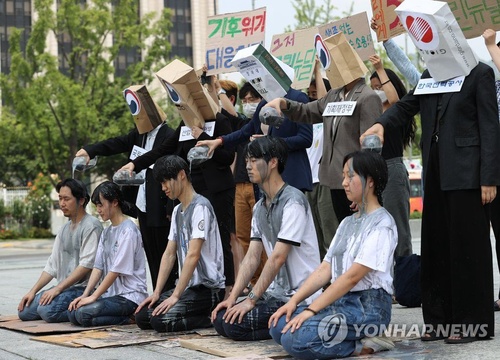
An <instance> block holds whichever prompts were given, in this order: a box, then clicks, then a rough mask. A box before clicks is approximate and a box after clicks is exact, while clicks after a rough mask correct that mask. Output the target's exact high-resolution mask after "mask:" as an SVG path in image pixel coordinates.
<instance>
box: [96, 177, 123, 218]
mask: <svg viewBox="0 0 500 360" xmlns="http://www.w3.org/2000/svg"><path fill="white" fill-rule="evenodd" d="M100 196H102V197H103V198H104V199H106V200H108V201H110V202H111V201H114V200H116V201H118V206H119V207H120V209H121V210H122V213H124V214H126V213H129V212H130V210H131V208H132V206H133V205H132V204H131V203H129V202H127V201H125V199H124V198H123V192H122V191H121V190H120V187H119V186H118V185H117V184H115V183H114V182H112V181H104V182H102V183H100V184H99V185H97V187H96V188H95V189H94V192H93V193H92V203H93V204H94V205H102V203H101V198H100Z"/></svg>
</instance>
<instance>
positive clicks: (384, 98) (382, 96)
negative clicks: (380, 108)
mask: <svg viewBox="0 0 500 360" xmlns="http://www.w3.org/2000/svg"><path fill="white" fill-rule="evenodd" d="M374 91H375V92H376V93H377V95H378V97H379V98H380V100H382V104H383V103H385V102H386V101H387V95H386V94H385V91H384V90H374Z"/></svg>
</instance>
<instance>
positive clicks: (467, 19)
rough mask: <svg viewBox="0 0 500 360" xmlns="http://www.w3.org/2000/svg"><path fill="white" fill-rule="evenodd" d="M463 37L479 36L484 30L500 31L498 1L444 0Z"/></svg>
mask: <svg viewBox="0 0 500 360" xmlns="http://www.w3.org/2000/svg"><path fill="white" fill-rule="evenodd" d="M446 2H447V3H448V5H449V6H450V9H451V11H453V15H455V18H456V19H457V21H458V23H459V24H460V28H461V29H462V31H463V33H464V35H465V37H466V38H467V39H472V38H475V37H477V36H481V35H482V34H483V32H484V30H486V29H493V30H496V31H499V30H500V3H499V2H498V0H467V1H464V0H446Z"/></svg>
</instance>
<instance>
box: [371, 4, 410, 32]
mask: <svg viewBox="0 0 500 360" xmlns="http://www.w3.org/2000/svg"><path fill="white" fill-rule="evenodd" d="M371 1H372V10H373V18H374V19H375V21H376V22H377V25H378V29H377V31H376V33H377V40H378V41H383V40H387V39H390V38H393V37H395V36H397V35H399V34H402V33H404V32H405V31H406V30H405V28H404V26H403V24H401V20H400V19H399V17H398V15H397V14H396V12H395V11H394V9H396V8H397V7H398V6H399V5H400V4H401V3H402V2H403V0H371Z"/></svg>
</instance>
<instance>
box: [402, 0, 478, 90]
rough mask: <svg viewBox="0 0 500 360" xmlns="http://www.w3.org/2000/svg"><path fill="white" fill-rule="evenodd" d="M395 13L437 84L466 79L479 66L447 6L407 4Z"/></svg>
mask: <svg viewBox="0 0 500 360" xmlns="http://www.w3.org/2000/svg"><path fill="white" fill-rule="evenodd" d="M396 13H397V14H398V16H399V18H400V19H401V22H402V23H403V25H404V27H405V28H406V31H408V34H409V35H410V38H411V40H412V41H413V44H415V47H416V48H417V49H418V50H419V52H420V54H421V55H422V57H423V58H424V61H425V63H426V65H427V68H428V69H429V73H430V74H431V76H432V77H433V78H434V79H435V80H437V81H444V80H448V79H451V78H454V77H457V76H462V75H463V76H467V75H469V73H470V72H471V70H472V69H473V68H474V67H475V66H476V65H477V64H478V61H477V57H476V55H475V54H474V52H473V51H472V49H471V48H470V46H469V44H468V43H467V40H466V39H465V37H464V34H463V33H462V30H460V26H459V25H458V22H457V20H456V19H455V16H454V15H453V13H452V12H451V10H450V7H449V6H448V4H447V3H446V2H443V1H432V0H406V1H404V2H403V3H402V4H401V5H399V6H398V7H397V9H396Z"/></svg>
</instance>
